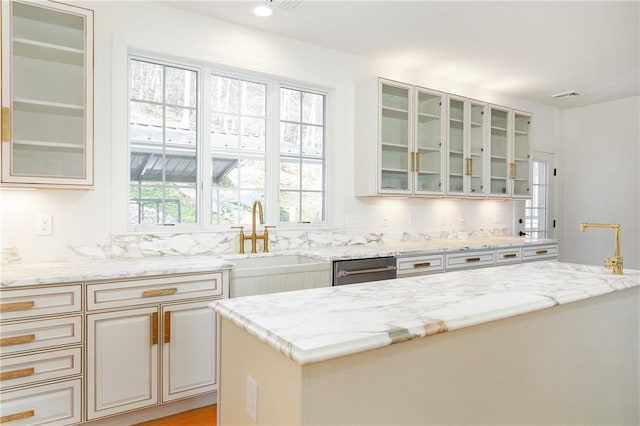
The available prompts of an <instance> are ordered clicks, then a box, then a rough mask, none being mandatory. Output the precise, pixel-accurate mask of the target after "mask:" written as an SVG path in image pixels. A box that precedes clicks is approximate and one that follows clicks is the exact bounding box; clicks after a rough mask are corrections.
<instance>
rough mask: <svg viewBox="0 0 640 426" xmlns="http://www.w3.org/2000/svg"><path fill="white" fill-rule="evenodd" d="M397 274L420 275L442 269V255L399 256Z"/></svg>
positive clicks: (441, 270)
mask: <svg viewBox="0 0 640 426" xmlns="http://www.w3.org/2000/svg"><path fill="white" fill-rule="evenodd" d="M397 262H398V272H397V273H398V276H411V275H422V274H430V273H436V272H443V271H444V255H442V254H436V255H428V256H411V257H399V258H398V259H397Z"/></svg>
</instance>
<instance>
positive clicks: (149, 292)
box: [142, 287, 178, 297]
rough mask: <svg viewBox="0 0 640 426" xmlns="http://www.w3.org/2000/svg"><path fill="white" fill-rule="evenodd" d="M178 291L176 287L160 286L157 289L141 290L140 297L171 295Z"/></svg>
mask: <svg viewBox="0 0 640 426" xmlns="http://www.w3.org/2000/svg"><path fill="white" fill-rule="evenodd" d="M177 292H178V288H177V287H172V288H161V289H159V290H145V291H143V292H142V297H157V296H171V295H172V294H176V293H177Z"/></svg>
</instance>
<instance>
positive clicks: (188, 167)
mask: <svg viewBox="0 0 640 426" xmlns="http://www.w3.org/2000/svg"><path fill="white" fill-rule="evenodd" d="M129 65H130V78H129V147H130V190H129V194H130V195H129V200H130V201H129V202H130V206H129V222H130V223H138V224H176V223H196V222H197V220H198V208H197V204H198V203H197V199H198V188H197V180H198V161H197V155H198V147H197V146H198V144H197V141H198V126H197V122H198V107H197V105H198V73H197V72H196V71H194V70H190V69H185V68H180V67H175V66H170V65H165V64H157V63H152V62H147V61H144V60H139V59H131V61H130V63H129Z"/></svg>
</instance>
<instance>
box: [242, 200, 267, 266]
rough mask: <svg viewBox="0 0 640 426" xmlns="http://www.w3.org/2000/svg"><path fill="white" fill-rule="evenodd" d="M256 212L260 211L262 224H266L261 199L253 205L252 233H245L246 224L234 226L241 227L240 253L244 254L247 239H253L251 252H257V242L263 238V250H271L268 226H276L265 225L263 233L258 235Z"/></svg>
mask: <svg viewBox="0 0 640 426" xmlns="http://www.w3.org/2000/svg"><path fill="white" fill-rule="evenodd" d="M256 213H258V216H259V217H258V218H259V220H260V225H264V214H263V212H262V203H261V202H260V201H259V200H256V201H254V202H253V207H252V208H251V235H249V236H247V235H246V234H245V233H244V226H232V227H231V228H233V229H240V235H239V236H238V243H239V249H238V253H240V254H244V242H245V240H247V239H248V240H251V253H257V252H258V250H257V242H258V240H262V241H263V244H262V251H263V252H265V253H268V252H269V231H268V228H275V226H273V225H264V227H263V229H264V230H263V231H262V235H258V234H257V233H256Z"/></svg>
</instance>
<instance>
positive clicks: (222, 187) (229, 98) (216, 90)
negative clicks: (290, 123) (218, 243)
mask: <svg viewBox="0 0 640 426" xmlns="http://www.w3.org/2000/svg"><path fill="white" fill-rule="evenodd" d="M266 93H267V87H266V85H265V84H263V83H257V82H253V81H247V80H242V79H240V78H230V77H223V76H218V75H212V76H211V106H212V112H213V114H212V122H211V155H212V158H211V163H212V176H211V183H212V188H211V190H212V197H211V198H212V205H211V213H212V217H211V222H212V224H215V225H222V224H237V223H244V224H246V223H250V222H251V207H252V205H253V202H254V201H256V200H259V201H260V202H262V203H263V204H264V203H265V188H266V164H267V162H266V145H267V140H266V123H267V95H266ZM265 208H266V206H265Z"/></svg>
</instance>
